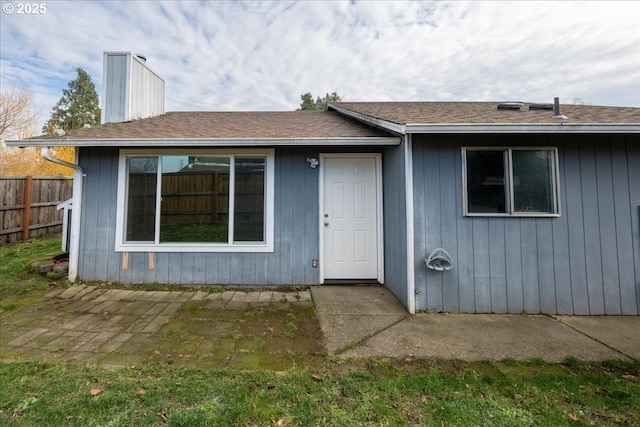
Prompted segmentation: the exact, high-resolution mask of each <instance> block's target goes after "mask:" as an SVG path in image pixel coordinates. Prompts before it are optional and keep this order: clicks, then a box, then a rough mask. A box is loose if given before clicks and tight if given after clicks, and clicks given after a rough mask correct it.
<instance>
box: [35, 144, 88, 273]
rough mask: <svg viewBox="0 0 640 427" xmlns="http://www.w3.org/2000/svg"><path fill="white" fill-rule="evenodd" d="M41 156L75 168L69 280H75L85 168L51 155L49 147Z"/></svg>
mask: <svg viewBox="0 0 640 427" xmlns="http://www.w3.org/2000/svg"><path fill="white" fill-rule="evenodd" d="M40 156H41V157H42V158H43V159H45V160H48V161H50V162H52V163H56V164H59V165H61V166H65V167H68V168H71V169H73V205H72V210H71V231H70V233H71V238H70V242H69V280H70V281H71V282H74V281H75V280H76V277H77V276H78V260H79V256H78V255H79V252H80V210H81V207H82V179H83V177H84V170H83V169H82V167H81V166H80V165H77V164H75V163H69V162H66V161H64V160H62V159H57V158H55V157H51V154H50V153H49V147H42V150H41V151H40Z"/></svg>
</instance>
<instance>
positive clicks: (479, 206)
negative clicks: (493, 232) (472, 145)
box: [467, 150, 507, 213]
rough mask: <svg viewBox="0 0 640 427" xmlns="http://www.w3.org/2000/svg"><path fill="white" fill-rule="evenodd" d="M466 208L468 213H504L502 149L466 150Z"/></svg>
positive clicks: (503, 160) (503, 161) (504, 194)
mask: <svg viewBox="0 0 640 427" xmlns="http://www.w3.org/2000/svg"><path fill="white" fill-rule="evenodd" d="M467 196H468V198H467V203H468V205H467V208H468V211H469V213H505V212H507V210H506V192H505V159H504V151H503V150H499V151H492V150H469V151H467Z"/></svg>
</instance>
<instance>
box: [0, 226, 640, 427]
mask: <svg viewBox="0 0 640 427" xmlns="http://www.w3.org/2000/svg"><path fill="white" fill-rule="evenodd" d="M58 248H59V237H58V238H51V239H45V240H39V241H34V242H28V243H20V244H18V245H11V246H2V247H1V248H0V261H1V265H0V286H1V296H2V301H0V312H2V311H3V310H4V311H6V310H29V309H30V306H29V304H35V301H41V299H42V295H43V294H44V293H45V292H46V291H48V290H49V289H50V288H52V287H55V286H67V285H68V283H67V282H66V281H64V280H56V281H52V280H48V279H47V278H45V277H42V276H39V275H37V274H35V273H33V272H30V271H29V269H28V268H25V266H26V265H28V264H29V262H30V261H31V260H32V259H34V258H37V257H39V256H41V255H43V254H46V253H50V252H55V251H57V250H58ZM300 357H304V356H300ZM315 357H316V358H318V356H315ZM319 359H320V360H319V361H317V360H316V361H315V362H314V363H310V364H305V363H300V364H299V367H297V368H292V369H289V370H286V371H273V370H255V369H253V370H248V369H206V368H204V367H201V366H200V367H197V368H196V367H189V366H184V365H181V366H178V365H172V364H167V363H158V364H145V365H143V366H129V367H125V368H112V367H108V366H96V365H91V364H83V363H72V362H57V361H44V360H41V361H20V360H13V361H8V360H5V361H2V362H1V363H0V425H7V426H14V425H15V426H165V425H166V426H190V427H191V426H218V425H220V426H227V425H236V426H271V425H274V426H309V425H313V426H360V425H365V426H367V425H370V426H386V425H390V426H398V425H417V426H443V425H444V426H527V427H529V426H591V425H600V426H637V425H640V362H639V361H635V362H624V361H610V362H601V363H587V362H579V361H577V360H575V359H567V360H566V361H565V363H563V364H546V363H543V362H540V361H535V360H534V361H525V362H523V361H516V360H511V359H510V360H504V361H491V362H474V363H463V362H458V361H428V360H426V361H425V360H413V359H412V360H366V361H355V360H341V359H338V358H335V357H322V356H320V357H319ZM301 362H303V361H301Z"/></svg>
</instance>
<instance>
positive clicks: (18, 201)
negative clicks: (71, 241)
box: [0, 176, 73, 243]
mask: <svg viewBox="0 0 640 427" xmlns="http://www.w3.org/2000/svg"><path fill="white" fill-rule="evenodd" d="M72 194H73V180H72V179H70V178H57V177H30V176H27V177H24V176H11V177H0V197H1V199H2V200H1V202H2V203H1V204H0V242H1V243H13V242H15V241H18V240H26V239H29V238H32V237H38V236H43V235H46V234H49V233H55V232H59V231H61V230H62V217H63V211H62V210H57V209H56V205H57V204H59V203H62V202H64V201H65V200H68V199H70V198H71V196H72Z"/></svg>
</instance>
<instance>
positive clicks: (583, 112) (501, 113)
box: [334, 102, 640, 125]
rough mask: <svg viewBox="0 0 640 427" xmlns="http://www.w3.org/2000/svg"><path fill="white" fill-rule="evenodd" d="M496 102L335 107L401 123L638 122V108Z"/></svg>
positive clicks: (350, 103)
mask: <svg viewBox="0 0 640 427" xmlns="http://www.w3.org/2000/svg"><path fill="white" fill-rule="evenodd" d="M498 104H499V103H498V102H339V103H336V104H334V105H335V106H336V107H338V108H342V109H345V110H349V111H352V112H356V113H359V114H363V115H366V116H369V117H373V118H377V119H381V120H385V121H388V122H392V123H396V124H400V125H407V124H413V125H418V124H422V125H444V124H465V125H470V124H473V125H481V124H494V125H495V124H509V125H538V124H558V123H560V122H562V123H566V124H640V108H633V107H600V106H592V105H574V104H562V105H561V106H560V111H561V113H562V114H564V115H565V116H567V119H566V120H558V119H554V118H553V117H552V116H553V115H554V112H553V110H551V111H549V110H529V105H530V104H529V103H524V107H523V108H522V109H521V110H519V111H518V110H516V111H513V110H498V108H497V106H498Z"/></svg>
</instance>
